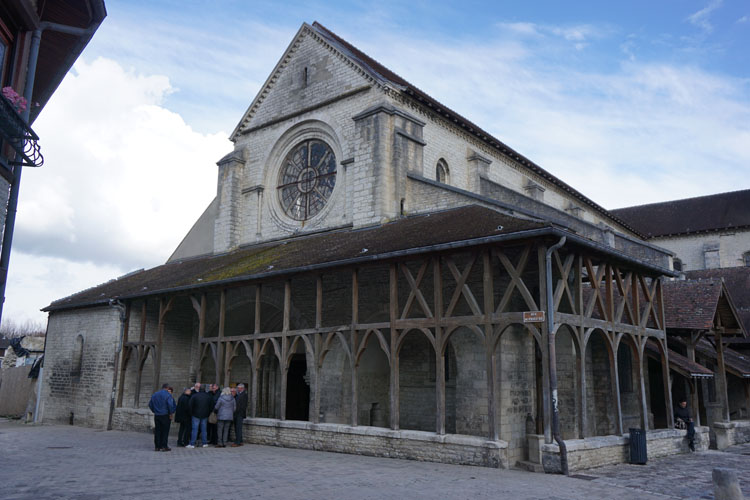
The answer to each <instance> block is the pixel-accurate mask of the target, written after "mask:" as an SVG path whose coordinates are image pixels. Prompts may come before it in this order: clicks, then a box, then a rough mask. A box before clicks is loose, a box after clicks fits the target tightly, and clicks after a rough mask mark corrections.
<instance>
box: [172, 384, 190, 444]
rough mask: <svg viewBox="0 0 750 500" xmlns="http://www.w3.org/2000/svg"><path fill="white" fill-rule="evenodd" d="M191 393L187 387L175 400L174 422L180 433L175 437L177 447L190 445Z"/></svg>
mask: <svg viewBox="0 0 750 500" xmlns="http://www.w3.org/2000/svg"><path fill="white" fill-rule="evenodd" d="M191 394H192V391H191V390H190V388H189V387H188V388H187V389H185V390H184V391H183V392H182V395H181V396H180V399H178V400H177V411H176V412H175V414H174V421H175V422H176V423H178V424H180V432H179V434H178V435H177V446H187V445H188V444H189V443H190V428H191V422H190V420H191V418H190V395H191Z"/></svg>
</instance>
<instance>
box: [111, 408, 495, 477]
mask: <svg viewBox="0 0 750 500" xmlns="http://www.w3.org/2000/svg"><path fill="white" fill-rule="evenodd" d="M175 427H176V426H173V428H175ZM113 428H114V429H118V430H137V431H142V432H150V431H152V429H153V416H152V414H151V412H150V411H149V410H148V409H145V408H137V409H135V408H116V409H115V413H114V416H113ZM244 440H245V442H247V443H252V444H261V445H268V446H283V447H287V448H302V449H308V450H319V451H330V452H338V453H351V454H355V455H369V456H375V457H388V458H404V459H409V460H419V461H426V462H442V463H448V464H459V465H477V466H482V467H493V468H504V469H507V468H508V443H507V442H506V441H500V440H498V441H491V440H488V439H487V438H483V437H478V436H466V435H459V434H445V435H442V436H441V435H438V434H435V433H434V432H424V431H413V430H393V429H386V428H382V427H370V426H356V427H352V426H350V425H344V424H325V423H321V424H315V423H312V422H302V421H297V420H275V419H270V418H246V419H245V420H244Z"/></svg>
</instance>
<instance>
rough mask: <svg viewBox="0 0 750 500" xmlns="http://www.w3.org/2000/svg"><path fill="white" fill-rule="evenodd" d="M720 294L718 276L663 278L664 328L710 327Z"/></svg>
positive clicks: (699, 328) (695, 328) (707, 328)
mask: <svg viewBox="0 0 750 500" xmlns="http://www.w3.org/2000/svg"><path fill="white" fill-rule="evenodd" d="M720 296H721V280H718V279H705V280H700V281H698V280H676V281H665V282H664V314H665V316H666V320H667V328H676V329H681V330H709V329H711V327H712V326H713V323H714V316H715V315H716V309H717V308H718V305H719V297H720Z"/></svg>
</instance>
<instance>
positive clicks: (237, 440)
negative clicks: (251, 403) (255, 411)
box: [232, 384, 247, 447]
mask: <svg viewBox="0 0 750 500" xmlns="http://www.w3.org/2000/svg"><path fill="white" fill-rule="evenodd" d="M235 402H236V403H237V404H236V408H235V410H234V443H232V446H233V447H236V446H242V422H243V421H244V420H245V417H246V416H247V391H246V390H245V384H239V385H238V386H237V397H236V398H235Z"/></svg>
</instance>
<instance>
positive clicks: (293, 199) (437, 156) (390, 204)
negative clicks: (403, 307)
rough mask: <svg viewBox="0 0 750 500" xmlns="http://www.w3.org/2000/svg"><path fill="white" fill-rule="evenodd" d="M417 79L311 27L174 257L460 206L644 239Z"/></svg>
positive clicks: (254, 108)
mask: <svg viewBox="0 0 750 500" xmlns="http://www.w3.org/2000/svg"><path fill="white" fill-rule="evenodd" d="M412 88H414V89H416V87H413V86H411V84H408V82H406V81H405V80H403V79H401V77H399V76H397V75H395V74H393V73H392V72H390V71H389V70H387V69H386V68H384V67H383V66H381V65H380V64H379V63H377V62H376V61H374V60H372V59H370V58H369V57H368V56H366V55H365V54H363V53H362V52H360V51H359V50H358V49H356V48H355V47H353V46H351V45H349V44H348V43H347V42H345V41H344V40H342V39H340V38H338V37H337V36H336V35H335V34H333V33H331V32H330V31H328V30H327V29H325V28H324V27H323V26H321V25H319V24H317V23H315V24H313V25H307V24H304V25H303V26H302V27H301V28H300V30H299V32H298V33H297V35H296V36H295V38H294V40H293V41H292V43H291V44H290V46H289V47H288V49H287V51H286V52H285V53H284V55H283V56H282V58H281V60H280V61H279V63H278V64H277V66H276V68H275V69H274V71H273V72H272V74H271V75H270V77H269V78H268V80H267V81H266V83H265V84H264V86H263V88H262V89H261V91H260V92H259V94H258V96H256V98H255V100H254V101H253V103H252V104H251V105H250V107H249V108H248V110H247V112H246V113H245V115H244V116H243V118H242V119H241V121H240V123H239V124H238V125H237V127H236V129H235V131H234V132H233V134H232V137H231V140H232V141H233V142H234V151H233V152H232V153H230V154H229V155H227V156H226V157H225V158H223V159H222V160H220V161H219V163H218V165H219V172H218V185H217V198H216V200H215V201H214V202H213V204H212V206H211V207H209V209H208V210H207V212H206V213H205V214H204V216H203V217H202V222H201V221H199V222H201V223H200V224H198V223H197V224H196V226H195V227H194V228H193V230H192V231H191V232H190V234H188V235H187V236H186V238H185V241H183V244H182V245H180V247H179V248H178V249H177V250H176V252H175V254H174V255H173V256H172V257H171V258H170V260H171V261H174V260H179V259H184V258H189V257H195V256H197V255H203V254H207V253H214V254H216V253H222V252H227V251H231V250H233V249H236V248H238V247H242V246H245V245H252V244H257V243H260V242H264V241H269V240H277V239H280V238H285V237H290V236H297V235H300V234H307V233H314V232H318V231H325V230H331V229H337V228H345V227H350V228H358V227H367V226H371V225H376V224H381V223H383V222H386V221H391V220H395V219H397V218H399V217H402V216H406V215H413V214H418V213H425V212H430V211H434V210H440V209H447V208H455V207H458V206H463V205H466V204H480V205H484V206H489V207H492V208H493V209H496V210H501V211H504V212H505V213H513V214H515V215H520V216H524V217H530V218H540V217H541V218H544V219H545V220H552V221H554V222H555V223H558V224H560V225H564V226H569V227H572V228H574V229H575V230H576V232H578V233H579V234H583V235H584V236H586V237H589V238H591V239H594V240H596V241H600V242H602V243H604V244H608V245H610V246H613V247H616V248H619V249H620V250H625V249H626V248H627V247H628V245H627V244H622V245H617V244H615V242H614V240H615V235H620V236H622V237H623V238H625V239H626V240H627V239H630V238H634V237H635V238H637V236H638V235H637V233H636V232H635V231H634V230H632V229H631V228H629V227H628V226H627V225H626V224H625V223H623V222H622V221H620V220H618V219H616V218H615V217H613V216H612V215H611V214H609V213H608V212H607V211H606V210H604V209H603V208H602V207H600V206H598V205H597V204H595V203H594V202H593V201H591V200H589V199H588V198H586V197H585V196H583V195H582V194H580V193H578V192H577V191H575V190H574V189H573V188H571V187H570V186H567V185H566V184H564V183H562V181H560V180H558V179H556V178H555V177H553V176H551V175H550V174H549V173H547V172H546V171H544V170H543V169H541V168H540V167H538V166H536V165H534V164H533V163H532V162H531V161H530V160H528V159H526V158H524V157H522V156H521V155H519V154H518V153H516V152H515V151H513V150H512V149H510V148H508V147H507V146H505V145H504V144H502V143H501V142H500V141H498V140H496V139H494V138H492V137H491V136H489V135H488V134H487V133H486V132H484V131H482V130H481V129H479V128H478V127H476V126H475V125H473V124H471V123H470V122H469V121H468V120H466V119H465V118H463V117H461V116H460V115H457V114H456V113H454V112H453V111H451V110H447V108H445V107H442V106H441V105H440V104H439V103H438V102H437V101H434V100H433V99H431V98H429V96H426V94H422V93H421V91H418V89H416V91H417V92H418V94H415V93H414V92H413V91H411V89H412ZM305 153H309V154H308V158H302V156H304V154H305ZM321 161H324V164H319V163H320V162H321ZM311 162H314V163H315V164H311ZM210 220H213V225H211V224H210ZM655 258H659V257H658V256H656V257H655Z"/></svg>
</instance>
